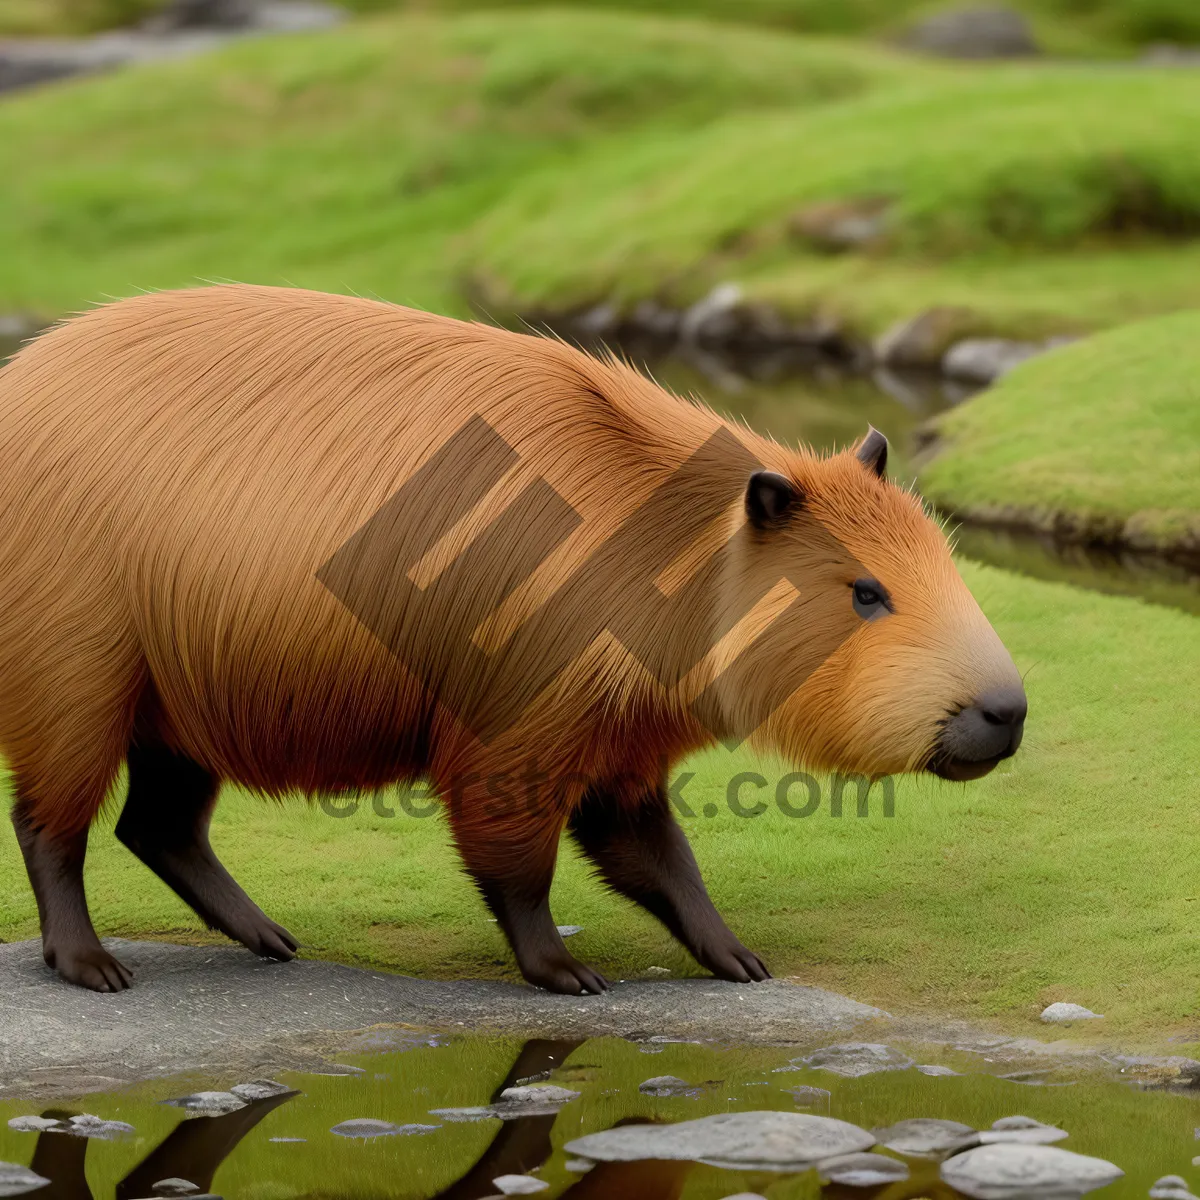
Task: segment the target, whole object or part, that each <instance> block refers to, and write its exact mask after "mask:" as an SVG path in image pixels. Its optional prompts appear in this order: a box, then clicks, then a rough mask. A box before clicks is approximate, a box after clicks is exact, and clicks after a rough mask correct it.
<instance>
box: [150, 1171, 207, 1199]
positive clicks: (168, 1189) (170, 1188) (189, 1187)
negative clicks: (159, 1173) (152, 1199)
mask: <svg viewBox="0 0 1200 1200" xmlns="http://www.w3.org/2000/svg"><path fill="white" fill-rule="evenodd" d="M150 1190H151V1191H152V1192H153V1193H154V1194H155V1195H156V1196H191V1195H192V1194H193V1193H195V1192H198V1191H199V1190H200V1188H199V1187H198V1186H197V1185H196V1184H194V1183H192V1181H191V1180H190V1179H179V1178H177V1177H175V1176H172V1177H171V1178H170V1179H160V1180H159V1181H158V1182H157V1183H155V1184H152V1185H151V1188H150Z"/></svg>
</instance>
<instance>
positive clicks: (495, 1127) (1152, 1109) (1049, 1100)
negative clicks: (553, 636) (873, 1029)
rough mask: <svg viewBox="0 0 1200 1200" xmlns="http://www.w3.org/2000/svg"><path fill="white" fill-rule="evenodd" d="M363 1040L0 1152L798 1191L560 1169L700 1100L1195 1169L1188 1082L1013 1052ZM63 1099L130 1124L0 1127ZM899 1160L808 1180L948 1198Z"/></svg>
mask: <svg viewBox="0 0 1200 1200" xmlns="http://www.w3.org/2000/svg"><path fill="white" fill-rule="evenodd" d="M368 1036H369V1037H370V1038H371V1039H372V1040H373V1044H375V1045H377V1046H379V1047H380V1051H381V1052H372V1053H366V1054H358V1055H346V1056H341V1057H340V1058H339V1061H340V1062H342V1063H345V1064H349V1065H352V1066H355V1067H358V1068H360V1069H359V1070H358V1071H356V1072H354V1073H352V1074H349V1075H342V1076H326V1075H318V1074H308V1073H300V1072H293V1071H285V1070H272V1069H271V1067H270V1063H269V1060H267V1062H266V1063H265V1065H262V1066H260V1067H259V1068H258V1069H257V1071H256V1072H255V1075H256V1076H264V1075H269V1076H270V1077H271V1078H274V1079H277V1080H279V1081H280V1082H282V1083H285V1084H287V1085H289V1086H290V1087H292V1088H295V1089H296V1091H295V1093H294V1094H293V1095H290V1096H280V1097H276V1098H273V1099H270V1100H265V1101H259V1102H257V1103H252V1104H250V1105H248V1106H247V1107H246V1108H243V1109H241V1110H240V1111H238V1112H234V1113H230V1114H228V1115H226V1116H221V1117H185V1116H184V1115H183V1113H182V1112H181V1110H179V1109H178V1108H173V1107H168V1106H166V1105H164V1104H162V1103H161V1102H162V1101H163V1100H165V1099H169V1098H172V1097H178V1096H180V1095H183V1094H188V1093H191V1092H194V1091H197V1090H202V1089H215V1090H223V1089H225V1088H228V1087H229V1086H231V1085H233V1084H234V1083H236V1082H238V1079H237V1078H236V1077H218V1078H215V1079H213V1078H208V1079H206V1078H196V1077H193V1078H187V1079H175V1080H159V1081H156V1082H154V1083H151V1084H143V1085H138V1086H135V1087H130V1088H128V1089H127V1090H124V1091H121V1092H116V1093H112V1094H107V1095H89V1096H86V1097H83V1098H82V1099H80V1100H78V1101H75V1102H64V1101H61V1100H58V1101H55V1102H54V1103H53V1104H50V1105H46V1106H38V1105H36V1104H32V1105H31V1104H30V1103H29V1102H27V1101H26V1102H22V1101H3V1102H0V1161H8V1162H15V1163H20V1164H25V1165H32V1166H33V1167H34V1169H35V1170H37V1171H38V1173H39V1174H41V1175H43V1176H45V1177H47V1178H49V1179H50V1180H51V1183H50V1185H49V1186H47V1187H43V1188H41V1189H39V1190H38V1191H36V1192H32V1193H30V1195H32V1196H36V1197H39V1198H41V1200H51V1198H52V1197H53V1198H54V1200H88V1198H90V1197H95V1198H96V1200H105V1198H107V1197H116V1198H118V1200H138V1198H139V1197H145V1196H149V1195H150V1194H151V1185H152V1184H154V1183H155V1182H157V1181H158V1180H161V1179H164V1178H170V1177H181V1178H184V1179H187V1180H190V1181H191V1182H193V1183H195V1184H197V1185H199V1186H200V1187H201V1188H202V1189H206V1188H207V1189H211V1190H212V1191H214V1192H217V1193H219V1194H222V1195H224V1196H227V1197H231V1198H232V1197H243V1198H247V1200H283V1198H284V1197H292V1196H297V1197H299V1196H313V1197H315V1196H330V1197H333V1196H336V1197H358V1196H387V1197H393V1196H394V1197H408V1198H411V1200H418V1198H432V1197H447V1198H448V1197H454V1198H455V1200H472V1198H475V1197H483V1196H489V1195H493V1194H494V1193H495V1191H496V1188H495V1187H494V1185H493V1184H492V1182H491V1181H492V1180H493V1179H494V1178H496V1177H497V1176H500V1175H505V1174H528V1173H533V1174H535V1175H536V1176H537V1178H539V1179H542V1180H545V1181H546V1183H547V1184H548V1185H549V1187H548V1189H547V1190H545V1191H543V1192H540V1193H539V1194H540V1195H543V1196H546V1197H548V1198H554V1197H560V1196H564V1197H565V1196H569V1197H573V1198H574V1200H583V1198H584V1197H610V1198H615V1200H659V1198H661V1197H676V1196H678V1197H688V1198H691V1200H710V1198H712V1200H716V1198H719V1197H725V1196H728V1195H730V1194H733V1193H737V1192H744V1191H750V1192H759V1193H763V1194H765V1195H767V1196H768V1197H770V1198H771V1200H787V1198H793V1197H813V1198H815V1197H816V1196H817V1195H818V1194H819V1193H820V1192H821V1190H822V1189H821V1188H820V1186H819V1183H818V1181H817V1179H816V1177H815V1175H814V1174H813V1173H812V1172H807V1173H805V1174H803V1175H778V1174H775V1173H773V1172H762V1171H757V1172H742V1171H728V1170H722V1169H719V1168H716V1167H710V1166H703V1165H700V1164H691V1163H634V1164H627V1165H615V1164H610V1165H600V1166H597V1167H596V1168H595V1169H594V1170H593V1171H591V1172H590V1173H588V1174H578V1173H575V1172H573V1171H572V1170H570V1169H569V1168H568V1167H567V1161H568V1160H569V1159H570V1158H571V1157H572V1155H570V1154H569V1153H568V1152H567V1151H566V1150H565V1145H566V1143H567V1142H569V1141H571V1140H572V1139H573V1138H577V1137H580V1136H582V1135H584V1134H587V1133H592V1132H596V1131H598V1130H604V1129H608V1128H611V1127H612V1126H614V1125H617V1124H619V1123H626V1122H644V1121H658V1122H664V1121H665V1122H675V1121H681V1120H687V1119H690V1118H694V1117H700V1116H706V1115H709V1114H711V1113H718V1112H741V1111H752V1110H762V1109H777V1110H784V1111H805V1112H815V1113H818V1114H820V1115H823V1116H834V1117H838V1118H841V1119H843V1120H846V1121H850V1122H853V1123H854V1124H857V1125H860V1126H863V1127H864V1128H866V1129H871V1128H873V1127H876V1126H879V1125H886V1124H892V1123H894V1122H896V1121H898V1120H901V1119H903V1118H907V1117H917V1116H922V1117H942V1118H947V1119H951V1120H955V1121H960V1122H963V1123H965V1124H968V1125H973V1126H975V1127H976V1128H981V1129H983V1128H987V1127H989V1126H990V1125H991V1124H992V1122H993V1121H995V1120H996V1119H997V1118H1000V1117H1004V1116H1011V1115H1013V1114H1018V1113H1019V1114H1022V1115H1026V1116H1031V1117H1035V1118H1037V1119H1039V1120H1041V1121H1043V1122H1046V1123H1047V1124H1052V1125H1057V1126H1058V1127H1060V1128H1062V1129H1065V1130H1067V1131H1068V1133H1069V1134H1070V1136H1069V1137H1068V1138H1067V1139H1066V1140H1065V1141H1064V1142H1061V1143H1059V1144H1060V1145H1061V1146H1062V1147H1063V1148H1064V1149H1070V1150H1074V1151H1076V1152H1078V1153H1083V1154H1089V1155H1096V1156H1099V1157H1101V1158H1106V1159H1108V1160H1110V1161H1111V1162H1114V1163H1116V1164H1117V1165H1118V1166H1119V1167H1121V1168H1123V1169H1124V1171H1125V1173H1126V1175H1125V1178H1124V1179H1122V1180H1120V1181H1118V1182H1117V1183H1116V1184H1113V1185H1111V1186H1110V1187H1108V1188H1106V1189H1105V1190H1104V1191H1103V1192H1101V1193H1097V1195H1102V1196H1104V1197H1110V1198H1112V1200H1125V1198H1127V1197H1134V1196H1137V1197H1143V1196H1145V1195H1146V1192H1147V1189H1148V1188H1149V1186H1150V1185H1151V1183H1153V1182H1154V1180H1156V1179H1157V1178H1158V1177H1160V1176H1162V1175H1164V1174H1182V1175H1184V1177H1185V1178H1188V1179H1190V1180H1192V1181H1193V1188H1195V1185H1196V1183H1200V1170H1197V1169H1196V1168H1193V1167H1191V1166H1190V1162H1191V1159H1192V1156H1193V1155H1195V1154H1197V1153H1200V1142H1198V1141H1197V1140H1196V1137H1195V1135H1194V1130H1195V1128H1196V1127H1197V1126H1200V1095H1198V1094H1196V1093H1191V1094H1187V1093H1184V1094H1179V1093H1168V1092H1150V1091H1139V1090H1136V1089H1135V1088H1134V1087H1132V1086H1131V1085H1130V1084H1129V1083H1126V1082H1121V1081H1119V1080H1118V1079H1115V1078H1111V1077H1103V1076H1096V1075H1090V1076H1089V1075H1072V1074H1071V1073H1070V1071H1069V1070H1064V1069H1062V1068H1059V1069H1056V1070H1055V1071H1053V1072H1051V1073H1047V1074H1040V1075H1039V1074H1036V1073H1035V1074H1034V1075H1033V1076H1032V1079H1033V1080H1034V1081H1035V1082H1033V1083H1028V1082H1025V1083H1022V1082H1016V1081H1014V1080H1012V1079H1005V1078H1000V1077H998V1076H999V1074H1000V1073H1003V1072H1006V1071H1012V1070H1013V1069H1014V1068H1013V1064H1012V1063H1008V1064H999V1063H989V1062H988V1061H987V1060H986V1058H984V1057H983V1056H981V1055H980V1054H977V1053H976V1054H968V1053H963V1052H956V1051H953V1050H942V1051H940V1052H938V1054H937V1057H936V1059H935V1061H938V1062H940V1063H942V1064H943V1065H948V1066H951V1067H953V1068H955V1069H956V1070H958V1071H960V1072H963V1074H962V1075H960V1076H958V1077H930V1076H926V1075H923V1074H921V1073H919V1072H918V1071H917V1070H915V1069H914V1068H911V1067H910V1068H908V1069H904V1070H894V1071H887V1072H881V1073H877V1074H873V1075H869V1076H865V1077H861V1078H857V1079H846V1078H842V1077H839V1076H837V1075H834V1074H831V1073H829V1072H827V1071H819V1070H812V1069H809V1068H807V1067H803V1068H800V1069H796V1068H794V1067H793V1066H792V1065H791V1062H790V1060H792V1059H794V1058H796V1057H797V1056H799V1055H802V1054H804V1053H805V1051H804V1050H803V1049H802V1048H800V1047H795V1046H788V1047H758V1048H753V1049H746V1048H740V1049H738V1048H721V1047H716V1046H712V1045H696V1044H682V1043H663V1042H648V1041H642V1042H637V1041H625V1040H621V1039H614V1038H607V1039H593V1040H589V1041H582V1042H553V1041H528V1042H524V1043H522V1042H520V1041H516V1040H512V1039H506V1038H479V1037H453V1036H445V1035H432V1036H430V1035H421V1034H417V1033H415V1032H413V1031H395V1032H393V1031H379V1032H377V1033H373V1034H371V1035H368ZM835 1040H837V1039H835V1038H830V1039H828V1041H835ZM368 1044H370V1043H368ZM910 1049H911V1048H910ZM648 1051H652V1052H648ZM928 1053H929V1052H928V1051H927V1052H926V1054H928ZM918 1061H919V1062H928V1061H930V1058H929V1057H920V1058H918ZM659 1075H675V1076H678V1077H680V1078H682V1079H684V1080H686V1081H688V1082H689V1083H692V1084H694V1085H695V1088H696V1090H695V1094H694V1095H690V1096H685V1097H676V1098H657V1097H650V1096H646V1095H643V1094H641V1093H640V1092H639V1091H638V1085H639V1084H640V1083H641V1082H643V1081H644V1080H646V1079H647V1078H649V1077H652V1076H659ZM531 1076H532V1077H535V1078H537V1079H539V1080H541V1079H546V1080H549V1081H551V1082H553V1083H555V1084H557V1085H559V1086H562V1087H566V1088H570V1089H572V1090H575V1091H578V1092H580V1093H581V1094H580V1096H579V1098H578V1099H576V1100H572V1101H570V1102H568V1103H567V1104H565V1105H563V1107H562V1108H561V1110H560V1111H559V1112H558V1113H557V1114H555V1115H550V1116H535V1117H526V1118H522V1119H520V1120H516V1121H507V1122H501V1121H499V1120H496V1119H488V1120H483V1121H476V1122H470V1123H452V1122H447V1121H444V1120H443V1119H442V1118H440V1117H436V1116H431V1115H430V1110H431V1109H437V1108H447V1107H461V1106H469V1105H480V1104H485V1103H488V1102H489V1101H490V1100H492V1099H493V1098H494V1097H496V1096H497V1095H498V1094H499V1091H500V1090H501V1089H502V1088H504V1087H507V1086H511V1085H512V1084H515V1083H516V1082H517V1081H519V1080H524V1079H528V1078H529V1077H531ZM243 1078H244V1076H243ZM797 1089H798V1090H799V1098H797V1096H796V1095H795V1094H794V1091H795V1090H797ZM805 1089H822V1090H823V1091H811V1090H809V1091H807V1092H806V1091H805ZM823 1092H827V1093H828V1095H824V1094H823ZM80 1111H84V1112H89V1113H94V1114H97V1115H99V1116H101V1117H103V1118H106V1119H110V1120H119V1121H124V1122H127V1123H129V1124H130V1125H132V1126H134V1128H135V1129H136V1133H134V1134H131V1135H127V1136H124V1137H122V1138H118V1139H116V1140H111V1141H102V1140H95V1139H93V1140H85V1139H83V1138H77V1137H72V1136H68V1135H65V1134H61V1133H42V1134H34V1133H17V1132H13V1131H11V1130H9V1129H8V1128H7V1127H6V1125H5V1122H6V1121H7V1120H8V1119H9V1118H11V1117H15V1116H18V1115H23V1114H30V1113H38V1114H42V1113H45V1114H48V1115H52V1116H61V1115H63V1114H66V1113H75V1112H80ZM355 1118H375V1119H379V1120H384V1121H389V1122H393V1123H395V1124H397V1125H405V1124H422V1125H434V1126H436V1128H434V1129H432V1130H431V1131H429V1132H426V1133H421V1134H408V1135H400V1136H391V1137H380V1138H376V1139H373V1140H370V1141H363V1140H352V1139H349V1138H345V1137H339V1136H337V1135H335V1134H333V1133H332V1132H331V1128H332V1127H333V1126H334V1125H336V1124H339V1123H340V1122H342V1121H346V1120H349V1119H355ZM273 1139H274V1140H273ZM278 1139H303V1140H278ZM906 1161H907V1162H908V1165H909V1167H910V1169H911V1171H912V1176H911V1178H910V1180H909V1181H907V1182H906V1183H900V1184H892V1185H889V1186H888V1187H886V1188H876V1189H871V1190H865V1189H849V1188H844V1187H843V1188H825V1189H824V1192H825V1194H826V1195H827V1196H829V1197H830V1200H848V1198H849V1197H851V1196H860V1197H866V1198H868V1200H872V1198H874V1197H875V1196H877V1195H878V1196H880V1197H881V1200H901V1198H902V1197H904V1198H907V1197H915V1196H945V1197H951V1196H953V1195H954V1193H952V1192H950V1191H949V1189H947V1188H946V1187H945V1186H944V1185H943V1184H941V1183H940V1181H939V1180H938V1177H937V1164H936V1162H933V1161H931V1160H919V1159H908V1160H906Z"/></svg>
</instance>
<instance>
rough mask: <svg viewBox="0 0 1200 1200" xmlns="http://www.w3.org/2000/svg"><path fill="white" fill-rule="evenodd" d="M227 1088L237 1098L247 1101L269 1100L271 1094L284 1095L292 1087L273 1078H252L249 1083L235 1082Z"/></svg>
mask: <svg viewBox="0 0 1200 1200" xmlns="http://www.w3.org/2000/svg"><path fill="white" fill-rule="evenodd" d="M229 1090H230V1091H231V1092H232V1093H233V1094H234V1095H235V1096H236V1097H237V1098H238V1099H239V1100H245V1101H246V1102H247V1103H249V1102H251V1101H253V1100H270V1099H271V1097H272V1096H285V1095H287V1093H288V1092H290V1091H292V1090H293V1089H292V1088H290V1087H288V1086H287V1084H286V1083H276V1082H275V1080H273V1079H252V1080H250V1082H249V1083H235V1084H234V1085H233V1087H231V1088H230V1089H229Z"/></svg>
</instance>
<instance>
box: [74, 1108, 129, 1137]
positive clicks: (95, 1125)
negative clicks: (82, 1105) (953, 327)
mask: <svg viewBox="0 0 1200 1200" xmlns="http://www.w3.org/2000/svg"><path fill="white" fill-rule="evenodd" d="M64 1128H65V1130H66V1132H67V1133H72V1134H74V1135H75V1136H76V1137H87V1138H101V1139H106V1140H107V1139H111V1138H117V1137H124V1136H126V1135H127V1134H130V1133H136V1132H137V1130H136V1129H134V1127H133V1126H132V1125H129V1124H127V1123H126V1122H125V1121H105V1120H104V1119H103V1118H101V1117H94V1116H92V1114H91V1113H80V1114H79V1115H78V1116H74V1117H68V1118H67V1121H66V1125H65V1127H64Z"/></svg>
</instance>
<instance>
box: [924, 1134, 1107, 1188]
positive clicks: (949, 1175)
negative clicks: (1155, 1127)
mask: <svg viewBox="0 0 1200 1200" xmlns="http://www.w3.org/2000/svg"><path fill="white" fill-rule="evenodd" d="M940 1171H941V1176H942V1179H943V1180H944V1181H945V1182H946V1183H947V1184H949V1186H950V1187H952V1188H954V1189H955V1191H958V1192H962V1193H963V1195H965V1196H971V1197H974V1200H1015V1198H1016V1197H1022V1198H1024V1197H1039V1196H1044V1197H1054V1198H1057V1197H1068V1196H1082V1195H1083V1194H1084V1193H1085V1192H1091V1191H1095V1189H1096V1188H1102V1187H1106V1186H1107V1185H1108V1184H1110V1183H1113V1182H1114V1181H1116V1180H1118V1179H1120V1178H1121V1177H1122V1176H1123V1175H1124V1174H1125V1172H1124V1171H1122V1170H1121V1169H1120V1167H1116V1166H1114V1165H1113V1164H1112V1163H1110V1162H1106V1161H1105V1160H1104V1159H1102V1158H1090V1157H1088V1156H1087V1155H1084V1154H1074V1153H1072V1152H1071V1151H1070V1150H1062V1149H1060V1148H1059V1147H1058V1146H1029V1145H1021V1144H1019V1143H1012V1142H1006V1143H1002V1144H1000V1145H993V1146H979V1147H977V1148H976V1149H974V1150H967V1151H965V1152H964V1153H962V1154H956V1155H955V1156H954V1157H953V1158H950V1159H947V1160H946V1161H945V1162H944V1163H942V1165H941V1167H940Z"/></svg>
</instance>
